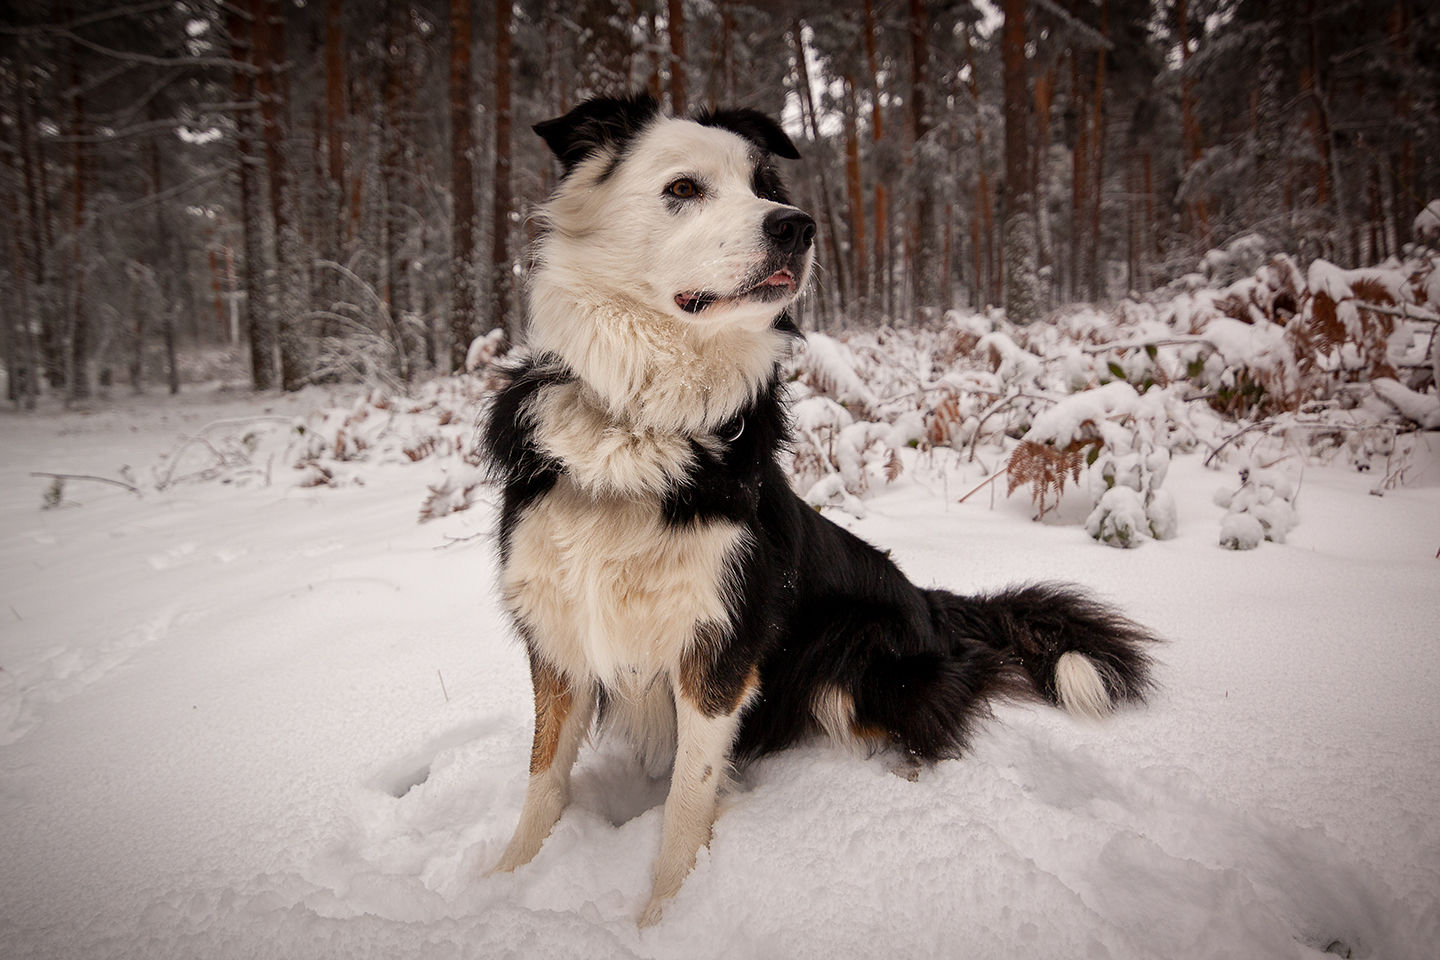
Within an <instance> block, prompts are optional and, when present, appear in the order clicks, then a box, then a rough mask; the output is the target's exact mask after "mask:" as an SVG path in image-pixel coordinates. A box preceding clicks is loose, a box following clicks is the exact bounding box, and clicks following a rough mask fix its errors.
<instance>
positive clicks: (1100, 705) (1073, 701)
mask: <svg viewBox="0 0 1440 960" xmlns="http://www.w3.org/2000/svg"><path fill="white" fill-rule="evenodd" d="M1055 693H1056V695H1057V696H1058V697H1059V700H1060V706H1061V707H1063V708H1064V709H1065V712H1066V713H1069V714H1071V715H1072V716H1076V717H1088V718H1089V719H1091V720H1099V719H1100V718H1101V717H1103V716H1105V715H1106V714H1107V713H1109V712H1110V709H1111V707H1113V706H1114V704H1112V703H1111V702H1110V694H1109V693H1108V692H1106V690H1105V681H1104V680H1103V679H1102V678H1101V676H1100V671H1099V669H1098V668H1097V667H1096V666H1095V662H1094V661H1093V660H1091V659H1090V658H1089V657H1087V656H1085V655H1084V654H1083V653H1076V652H1075V651H1073V650H1071V651H1068V652H1066V653H1062V654H1060V659H1059V660H1057V661H1055Z"/></svg>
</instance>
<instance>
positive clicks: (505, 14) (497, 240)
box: [490, 0, 516, 344]
mask: <svg viewBox="0 0 1440 960" xmlns="http://www.w3.org/2000/svg"><path fill="white" fill-rule="evenodd" d="M511 10H512V0H495V174H494V191H495V197H494V206H493V208H492V210H493V217H494V219H493V221H492V224H491V234H490V244H491V245H490V252H491V280H492V285H493V288H494V298H495V299H494V307H495V309H494V311H493V322H494V323H495V325H496V326H498V327H500V328H501V329H502V330H504V331H505V343H506V344H511V343H514V342H515V339H516V337H515V330H514V329H513V325H512V323H511V321H510V318H511V314H512V310H511V304H510V299H511V297H510V292H511V290H513V289H514V287H515V273H514V265H513V261H512V258H511V256H510V208H511V206H512V205H513V202H512V199H511V192H510V186H511V184H510V52H511V37H510V26H511Z"/></svg>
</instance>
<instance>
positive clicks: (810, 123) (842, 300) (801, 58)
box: [790, 20, 848, 315]
mask: <svg viewBox="0 0 1440 960" xmlns="http://www.w3.org/2000/svg"><path fill="white" fill-rule="evenodd" d="M804 29H805V25H804V23H803V22H802V21H800V20H795V21H793V22H792V23H791V25H790V34H791V40H792V41H793V44H794V47H795V74H796V76H795V79H796V84H797V86H798V87H799V88H800V89H799V93H800V106H801V126H802V127H803V128H804V129H805V131H806V136H807V137H809V139H810V143H811V148H812V152H814V150H816V149H818V148H819V144H820V126H819V121H818V120H817V119H816V114H815V100H814V97H813V96H812V95H811V93H810V65H809V57H808V56H807V54H806V52H805V39H804V36H805V35H804ZM827 166H828V164H826V163H825V162H824V159H823V158H817V161H816V163H815V169H816V171H817V173H818V177H817V178H816V179H817V181H818V184H819V187H820V207H821V209H820V216H821V219H822V220H823V221H824V222H825V229H826V232H825V237H826V238H827V239H828V240H829V244H830V266H831V271H832V273H833V275H834V277H835V284H834V291H835V298H836V301H837V309H838V312H839V313H840V314H842V315H843V314H844V313H845V311H846V310H847V309H848V301H847V299H846V294H845V291H846V289H847V283H846V277H847V276H848V272H847V270H846V267H845V260H844V257H843V256H842V254H841V249H842V248H841V246H840V229H839V226H838V224H839V218H838V217H836V216H835V202H834V195H833V194H832V193H831V192H830V177H829V175H828V174H827V173H826V172H825V171H826V169H827Z"/></svg>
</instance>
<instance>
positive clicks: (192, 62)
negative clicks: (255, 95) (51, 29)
mask: <svg viewBox="0 0 1440 960" xmlns="http://www.w3.org/2000/svg"><path fill="white" fill-rule="evenodd" d="M55 33H56V35H57V36H61V37H64V38H65V39H67V40H73V41H74V42H75V43H78V44H80V46H82V47H86V48H88V49H90V50H93V51H95V52H96V53H99V54H103V55H104V56H107V57H114V58H115V59H117V60H125V61H128V62H130V63H144V64H149V65H150V66H152V67H224V68H225V69H227V70H240V71H242V72H244V73H259V72H260V71H259V68H258V67H256V66H255V65H254V64H249V63H244V62H243V61H240V60H232V59H231V58H229V57H156V56H152V55H150V54H148V53H137V52H135V51H134V50H116V49H115V48H114V47H107V46H105V45H103V44H99V43H96V42H95V41H93V40H86V39H85V38H84V37H82V36H80V35H79V34H77V33H75V32H74V31H72V30H64V29H60V30H56V31H55Z"/></svg>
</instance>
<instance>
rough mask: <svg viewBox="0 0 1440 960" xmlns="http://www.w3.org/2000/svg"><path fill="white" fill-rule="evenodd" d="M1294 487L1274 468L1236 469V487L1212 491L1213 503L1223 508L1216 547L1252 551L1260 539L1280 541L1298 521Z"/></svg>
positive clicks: (1282, 473)
mask: <svg viewBox="0 0 1440 960" xmlns="http://www.w3.org/2000/svg"><path fill="white" fill-rule="evenodd" d="M1295 494H1296V486H1295V483H1294V482H1293V481H1292V480H1291V479H1290V477H1289V476H1288V475H1287V474H1286V473H1285V472H1284V471H1283V470H1281V469H1279V468H1278V467H1268V468H1266V467H1247V468H1246V469H1243V470H1241V471H1240V487H1239V489H1236V490H1229V489H1223V488H1222V489H1221V490H1218V491H1216V494H1215V504H1216V506H1221V507H1225V508H1226V511H1227V513H1226V515H1225V519H1224V520H1222V521H1221V523H1220V546H1222V547H1226V548H1227V549H1230V550H1253V549H1254V548H1255V547H1258V546H1259V545H1260V542H1261V540H1270V541H1273V542H1275V543H1284V542H1285V537H1286V535H1287V534H1289V532H1290V531H1291V529H1293V528H1294V526H1295V524H1296V523H1297V522H1298V518H1297V517H1296V515H1295Z"/></svg>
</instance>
